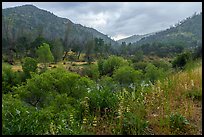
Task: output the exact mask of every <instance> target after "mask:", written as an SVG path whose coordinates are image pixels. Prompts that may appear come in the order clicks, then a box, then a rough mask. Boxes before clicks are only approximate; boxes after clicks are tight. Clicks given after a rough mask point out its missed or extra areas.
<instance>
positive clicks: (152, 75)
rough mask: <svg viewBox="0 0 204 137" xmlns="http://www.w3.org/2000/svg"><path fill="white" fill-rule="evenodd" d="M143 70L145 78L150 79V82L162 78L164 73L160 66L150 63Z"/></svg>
mask: <svg viewBox="0 0 204 137" xmlns="http://www.w3.org/2000/svg"><path fill="white" fill-rule="evenodd" d="M145 71H146V73H145V78H146V80H147V81H151V82H152V83H154V82H155V81H156V80H159V79H162V78H164V77H165V75H166V74H165V72H164V70H163V69H162V68H157V67H155V66H154V65H153V64H151V63H149V64H148V65H147V67H146V68H145Z"/></svg>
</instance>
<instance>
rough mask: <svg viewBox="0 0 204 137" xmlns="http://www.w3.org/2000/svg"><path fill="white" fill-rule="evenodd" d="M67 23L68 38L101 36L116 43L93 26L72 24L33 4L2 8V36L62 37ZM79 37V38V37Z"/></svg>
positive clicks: (50, 38)
mask: <svg viewBox="0 0 204 137" xmlns="http://www.w3.org/2000/svg"><path fill="white" fill-rule="evenodd" d="M67 23H70V24H71V25H72V26H73V30H74V31H72V35H70V38H69V39H78V38H79V37H81V36H85V37H91V35H93V36H94V37H101V38H103V39H104V41H105V43H111V44H112V45H115V44H117V43H116V42H115V41H114V40H112V39H110V38H109V37H108V36H106V35H104V34H102V33H100V32H98V31H97V30H95V29H93V28H88V27H84V26H82V25H80V24H74V23H73V22H71V21H70V20H69V19H66V18H60V17H57V16H56V15H54V14H53V13H50V12H48V11H45V10H42V9H39V8H37V7H35V6H33V5H23V6H18V7H14V8H7V9H3V10H2V36H3V37H2V38H6V37H7V36H9V37H10V38H11V39H13V40H16V39H17V38H18V37H20V36H23V35H27V36H28V35H29V36H30V37H31V38H32V39H35V38H36V37H37V36H38V35H39V34H42V35H43V36H44V37H46V38H47V39H49V40H52V39H54V38H61V39H64V37H65V32H66V30H67V28H68V27H67V26H68V25H67ZM79 39H80V38H79Z"/></svg>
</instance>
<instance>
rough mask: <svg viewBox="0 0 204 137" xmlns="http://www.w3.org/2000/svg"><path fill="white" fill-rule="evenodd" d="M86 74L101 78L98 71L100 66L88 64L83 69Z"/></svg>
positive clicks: (96, 78)
mask: <svg viewBox="0 0 204 137" xmlns="http://www.w3.org/2000/svg"><path fill="white" fill-rule="evenodd" d="M83 73H84V75H86V76H88V77H90V78H91V79H94V80H98V78H99V71H98V66H97V65H90V66H87V67H86V68H85V69H84V70H83Z"/></svg>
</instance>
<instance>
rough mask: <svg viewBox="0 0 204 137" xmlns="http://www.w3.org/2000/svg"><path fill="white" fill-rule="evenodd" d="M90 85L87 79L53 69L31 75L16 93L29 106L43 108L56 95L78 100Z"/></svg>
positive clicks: (60, 69) (90, 82) (62, 70)
mask: <svg viewBox="0 0 204 137" xmlns="http://www.w3.org/2000/svg"><path fill="white" fill-rule="evenodd" d="M92 84H93V82H92V81H91V80H89V79H88V78H85V77H80V76H79V75H78V74H75V73H71V72H67V71H66V70H65V69H62V68H55V69H51V70H48V71H46V72H45V73H43V74H41V75H38V74H33V75H32V78H31V79H28V80H27V83H26V84H25V85H22V86H20V87H18V88H17V92H18V93H19V94H20V96H21V98H22V99H23V100H24V101H26V102H28V103H29V104H31V105H33V106H38V107H45V106H47V105H49V102H50V101H49V100H48V99H52V98H53V96H55V95H56V94H64V93H66V95H67V97H72V98H75V99H79V98H81V97H83V96H85V95H86V94H87V90H88V87H90V86H91V85H92ZM47 101H48V102H47ZM45 102H47V103H46V104H45Z"/></svg>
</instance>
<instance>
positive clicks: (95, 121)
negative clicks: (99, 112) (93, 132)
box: [93, 117, 97, 127]
mask: <svg viewBox="0 0 204 137" xmlns="http://www.w3.org/2000/svg"><path fill="white" fill-rule="evenodd" d="M93 126H94V127H96V126H97V119H96V117H94V120H93Z"/></svg>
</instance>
